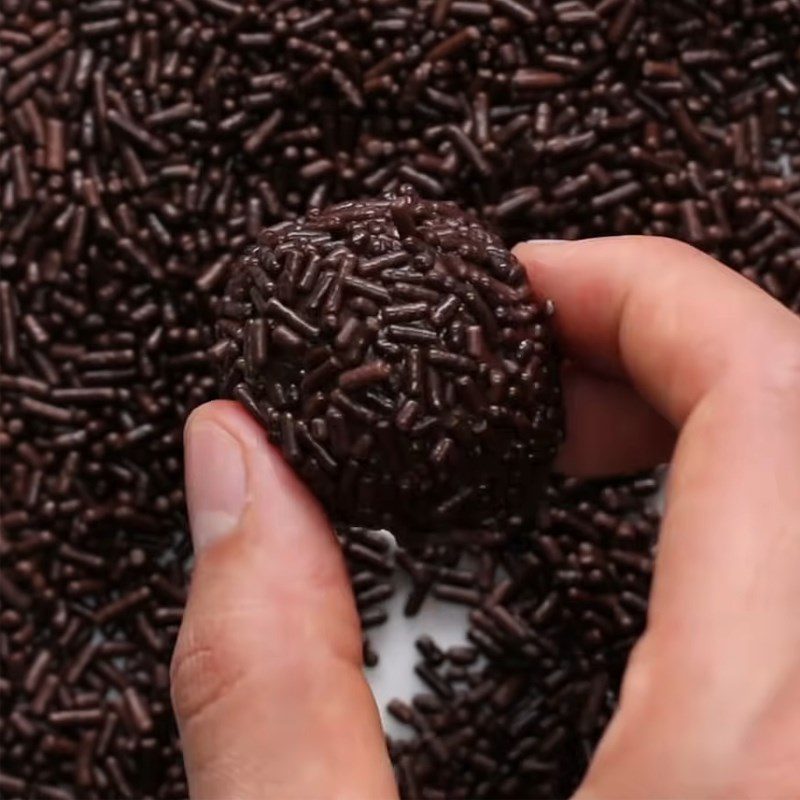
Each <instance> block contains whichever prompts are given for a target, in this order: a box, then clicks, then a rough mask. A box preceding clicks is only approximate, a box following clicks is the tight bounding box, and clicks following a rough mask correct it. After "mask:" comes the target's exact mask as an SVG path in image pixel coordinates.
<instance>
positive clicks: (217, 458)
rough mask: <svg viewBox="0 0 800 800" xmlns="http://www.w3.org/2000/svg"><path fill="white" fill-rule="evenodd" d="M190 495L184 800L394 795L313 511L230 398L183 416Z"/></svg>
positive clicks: (182, 652) (331, 544) (181, 654)
mask: <svg viewBox="0 0 800 800" xmlns="http://www.w3.org/2000/svg"><path fill="white" fill-rule="evenodd" d="M186 489H187V500H188V506H189V516H190V522H191V528H192V538H193V543H194V546H195V554H196V561H195V567H194V574H193V577H192V584H191V590H190V594H189V602H188V605H187V609H186V614H185V617H184V621H183V624H182V627H181V632H180V636H179V638H178V644H177V646H176V651H175V655H174V658H173V667H172V692H173V703H174V706H175V711H176V716H177V718H178V723H179V727H180V732H181V741H182V745H183V751H184V757H185V760H186V767H187V773H188V778H189V786H190V790H191V795H192V797H193V798H195V800H198V798H211V800H216V798H222V797H236V798H247V797H253V798H259V799H262V798H281V800H284V798H292V797H298V798H308V797H330V796H347V797H376V798H380V797H392V796H395V795H396V791H395V788H394V781H393V779H392V772H391V767H390V764H389V761H388V756H387V753H386V748H385V744H384V739H383V734H382V731H381V726H380V720H379V717H378V713H377V710H376V708H375V704H374V701H373V699H372V695H371V693H370V690H369V688H368V686H367V684H366V681H365V680H364V677H363V673H362V668H361V635H360V631H359V624H358V617H357V614H356V611H355V606H354V602H353V598H352V594H351V591H350V587H349V583H348V581H347V576H346V571H345V567H344V564H343V560H342V556H341V553H340V551H339V548H338V545H337V543H336V541H335V538H334V536H333V534H332V531H331V529H330V526H329V525H328V523H327V521H326V519H325V517H324V515H323V514H322V512H321V510H320V508H319V506H318V505H317V504H316V502H315V501H314V500H313V499H312V498H311V496H310V495H309V493H308V491H307V490H306V489H305V488H304V487H303V486H302V485H301V483H300V482H299V480H298V479H297V478H296V477H295V476H294V474H293V473H292V472H291V470H290V469H289V468H288V467H287V466H286V464H285V463H284V461H283V460H282V458H281V457H280V456H279V455H278V454H277V453H276V452H275V451H274V450H273V449H272V447H271V446H270V445H269V444H267V441H266V438H265V435H264V433H263V431H262V430H261V429H260V428H259V426H258V425H257V424H256V423H255V422H253V421H252V420H251V419H250V418H249V417H248V416H247V414H246V412H244V411H243V410H242V409H241V408H240V407H239V406H238V405H237V404H234V403H230V402H215V403H210V404H208V405H205V406H203V407H201V408H200V409H198V410H197V411H195V412H194V413H193V414H192V416H191V418H190V419H189V421H188V423H187V427H186ZM344 731H346V735H343V732H344Z"/></svg>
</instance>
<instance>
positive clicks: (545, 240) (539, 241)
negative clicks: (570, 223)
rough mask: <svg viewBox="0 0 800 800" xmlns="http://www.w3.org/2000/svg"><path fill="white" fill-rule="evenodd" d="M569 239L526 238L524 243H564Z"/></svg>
mask: <svg viewBox="0 0 800 800" xmlns="http://www.w3.org/2000/svg"><path fill="white" fill-rule="evenodd" d="M568 241H569V239H528V240H527V241H526V242H525V244H564V243H565V242H568Z"/></svg>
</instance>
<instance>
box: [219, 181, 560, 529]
mask: <svg viewBox="0 0 800 800" xmlns="http://www.w3.org/2000/svg"><path fill="white" fill-rule="evenodd" d="M403 189H404V190H405V191H404V193H402V194H400V195H387V196H385V197H383V198H380V199H374V200H358V201H351V202H345V203H339V204H337V205H334V206H330V207H328V208H326V209H325V210H324V211H322V212H319V211H312V213H311V214H310V215H309V216H308V217H307V218H305V219H302V218H301V219H299V220H296V221H294V222H285V223H279V224H278V225H276V226H274V227H272V228H268V229H267V230H265V231H264V232H263V233H262V234H261V235H260V236H259V240H258V244H257V245H255V246H254V247H252V248H250V249H249V250H248V252H247V254H246V255H245V256H244V257H243V258H242V260H241V261H240V262H237V264H236V265H235V267H234V268H233V270H232V277H231V278H230V280H229V282H228V287H227V291H226V293H225V295H224V297H223V298H222V299H221V300H220V301H219V302H218V303H217V304H216V312H217V315H218V321H217V324H216V330H217V334H218V341H217V343H216V344H215V345H214V349H213V355H214V356H215V357H216V359H217V361H219V362H221V363H220V372H221V373H222V393H223V395H225V396H229V397H232V398H235V399H238V400H239V401H240V402H241V403H242V404H243V405H244V406H245V407H246V408H247V409H248V410H249V411H250V412H251V413H252V414H253V415H254V416H255V418H256V419H257V420H259V421H260V422H261V423H262V424H263V425H264V426H265V427H266V428H267V430H268V431H269V434H270V440H271V441H273V442H275V443H276V444H278V445H279V446H280V448H281V450H282V451H283V454H284V456H285V458H286V459H287V461H288V462H289V463H290V464H291V465H293V466H294V467H295V469H296V470H297V471H298V473H299V474H300V475H301V476H302V477H303V478H304V479H305V480H306V482H307V483H308V485H309V486H311V488H312V489H313V490H314V492H315V493H316V495H317V497H318V498H319V499H320V500H321V501H322V502H323V504H324V506H325V508H326V510H327V511H328V515H329V516H330V518H331V519H332V520H333V522H335V523H339V522H343V523H348V524H351V525H353V524H358V525H362V526H367V527H372V528H385V529H389V530H391V531H392V533H394V534H395V535H396V536H398V537H402V539H403V541H404V542H406V543H408V542H409V541H410V540H411V538H412V537H413V538H416V539H417V540H418V539H419V538H421V537H423V536H424V535H425V534H426V533H428V532H429V531H432V530H440V531H443V532H445V533H447V534H449V533H453V532H456V531H458V530H459V529H464V528H466V529H473V530H475V529H477V530H487V529H503V530H506V531H508V532H510V531H512V530H520V529H522V528H523V527H524V526H525V525H526V524H527V525H530V521H531V519H532V517H533V515H534V514H535V510H536V503H537V499H538V496H539V495H540V494H541V491H542V488H543V486H544V482H545V480H546V477H547V472H548V467H549V464H550V462H551V461H552V460H553V458H554V456H555V453H556V448H557V446H558V444H559V442H560V440H561V417H562V411H561V395H560V388H559V376H558V362H557V361H556V358H555V352H554V346H553V342H552V333H551V331H550V324H549V323H550V317H551V315H552V310H553V305H552V303H550V302H547V301H538V302H537V301H536V300H535V299H534V297H533V293H532V292H531V289H530V284H529V282H528V280H527V277H526V275H525V271H524V269H523V268H522V266H521V265H520V264H519V262H518V261H517V259H516V258H515V257H514V256H513V255H512V254H511V253H510V252H509V251H508V250H507V249H506V248H505V247H504V246H503V244H502V242H501V241H500V239H499V238H498V237H497V236H496V235H494V234H491V233H489V232H488V231H487V230H486V229H485V228H484V227H483V226H482V225H481V224H480V223H479V222H478V221H477V220H476V219H474V218H471V217H469V216H468V215H466V214H464V213H463V212H462V211H460V210H459V208H458V207H457V206H456V205H455V204H453V203H445V202H441V201H435V200H423V199H421V198H419V197H418V196H417V195H416V193H415V192H414V191H413V189H411V188H410V187H403Z"/></svg>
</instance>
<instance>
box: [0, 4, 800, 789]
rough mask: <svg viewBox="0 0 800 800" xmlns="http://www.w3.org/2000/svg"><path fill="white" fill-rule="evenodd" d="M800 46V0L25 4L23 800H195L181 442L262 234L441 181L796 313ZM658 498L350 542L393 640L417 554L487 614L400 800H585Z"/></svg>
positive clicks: (375, 615) (563, 233)
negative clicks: (218, 323) (392, 599)
mask: <svg viewBox="0 0 800 800" xmlns="http://www.w3.org/2000/svg"><path fill="white" fill-rule="evenodd" d="M798 42H800V3H798V1H797V0H707V2H701V1H700V0H659V2H645V0H583V1H581V0H563V2H561V1H559V2H550V0H547V1H545V0H416V1H415V2H411V0H407V1H406V2H397V0H391V2H389V1H388V0H363V1H362V2H357V3H354V2H350V0H319V1H314V0H304V2H302V3H300V2H297V0H274V2H268V1H267V2H257V3H256V2H252V1H251V0H135V2H134V0H80V2H78V0H59V1H58V2H56V1H55V0H0V319H1V324H0V367H1V368H2V374H1V375H0V392H1V393H2V396H1V397H0V419H1V421H2V428H0V447H2V462H3V463H2V477H1V479H0V482H1V485H2V513H1V514H0V524H1V525H2V539H1V540H0V558H2V575H1V576H0V597H1V598H2V610H0V699H1V700H2V708H3V717H4V725H3V726H2V730H0V747H2V750H3V762H2V771H1V772H0V793H1V794H2V795H3V797H9V798H13V797H25V798H46V799H47V800H68V798H106V797H110V796H113V797H123V798H143V797H153V798H182V797H185V796H186V781H185V777H184V774H183V768H182V764H181V759H180V752H179V748H178V744H177V735H176V730H175V726H174V722H173V720H172V716H171V712H170V708H169V699H168V661H169V655H170V651H171V648H172V645H173V642H174V638H175V634H176V631H177V628H178V625H179V622H180V618H181V612H182V606H183V602H184V599H185V587H186V572H187V557H188V555H189V550H190V548H189V545H188V539H187V534H186V523H185V512H184V499H183V492H182V488H181V472H182V463H181V459H182V455H181V426H182V422H183V420H184V419H185V416H186V414H187V413H188V412H189V411H190V410H191V409H192V408H193V407H195V406H196V405H197V404H199V403H200V402H202V401H203V400H205V399H208V398H209V397H211V396H213V393H214V384H215V381H214V378H213V377H212V365H211V361H212V357H211V355H210V354H209V349H210V348H211V347H212V345H213V344H214V337H213V335H212V334H213V332H212V327H211V320H212V306H213V305H214V301H215V298H216V297H218V296H219V295H220V294H221V292H222V290H223V288H224V286H225V283H226V281H227V278H228V274H229V270H230V266H231V264H232V263H233V262H234V261H235V260H236V259H237V258H238V257H239V254H240V252H241V250H242V249H243V248H244V247H245V246H246V245H247V244H249V243H251V242H252V241H253V240H255V238H256V237H257V235H258V234H259V232H260V231H261V230H262V228H264V227H266V226H270V225H274V224H276V223H281V222H286V221H292V220H295V219H296V218H297V217H298V216H299V215H302V214H306V213H308V212H309V211H311V210H313V209H321V208H323V207H325V206H327V205H328V204H330V203H332V202H337V201H340V200H349V199H353V198H360V197H373V198H374V197H379V196H381V195H382V194H384V193H387V192H396V191H397V190H398V189H399V188H400V187H401V186H403V185H405V184H410V185H412V186H413V187H414V188H415V189H416V191H417V192H418V193H419V194H420V195H421V196H422V197H425V198H429V199H432V200H448V201H455V202H457V203H458V204H459V205H460V206H462V207H463V208H465V209H467V210H471V211H472V212H473V213H475V214H476V215H477V216H478V217H479V218H480V219H481V220H483V221H484V222H485V223H486V224H487V225H489V226H490V227H493V228H494V229H496V230H497V231H498V232H499V234H500V235H501V237H502V238H503V240H504V241H505V242H506V244H512V243H514V242H515V241H517V240H519V239H527V238H542V237H556V238H566V239H570V238H576V237H581V236H595V235H602V234H611V233H651V234H660V235H667V236H675V237H678V238H681V239H684V240H686V241H689V242H691V243H693V244H695V245H697V246H699V247H701V248H703V249H704V250H706V251H708V252H710V253H713V254H715V255H717V256H718V257H720V258H721V259H722V260H724V261H725V262H726V263H728V264H729V265H730V266H731V267H733V268H734V269H736V270H738V271H740V272H742V273H743V274H745V275H746V276H747V277H749V278H750V279H751V280H753V281H755V282H757V283H758V284H759V285H761V286H762V287H764V288H765V289H766V290H767V291H768V292H770V293H771V294H772V295H773V296H775V297H776V298H778V299H779V300H781V301H782V302H783V303H784V304H786V305H787V306H788V307H790V308H792V309H794V310H795V311H800V134H798V130H800V52H799V51H798ZM652 488H653V482H652V479H651V478H650V477H647V476H645V477H639V478H635V479H630V480H625V481H619V482H617V483H615V484H608V483H606V484H603V485H596V484H581V483H576V482H573V481H566V482H563V481H562V482H558V481H556V482H553V484H552V485H551V486H550V488H549V489H548V491H547V497H546V503H545V504H544V506H543V507H542V508H541V509H540V512H539V517H538V519H537V521H536V524H535V525H532V526H531V529H530V530H526V531H523V532H518V535H516V536H514V537H506V535H505V534H506V532H505V531H503V530H496V531H486V533H485V536H484V540H483V541H480V542H476V541H474V540H471V541H464V542H463V543H459V542H458V541H456V540H453V541H447V542H443V543H429V544H426V545H425V546H423V547H421V548H417V549H416V550H413V551H402V550H401V551H399V552H398V553H397V554H396V555H393V554H392V553H391V552H390V551H388V550H386V547H385V544H384V543H383V540H382V539H380V537H378V536H377V535H376V534H374V533H373V532H371V531H369V530H363V529H360V528H354V529H342V530H341V536H342V541H343V545H344V549H345V553H346V555H347V559H348V564H349V567H350V570H351V574H352V577H353V583H354V587H355V590H356V595H357V598H358V602H359V607H360V608H361V611H362V620H363V622H364V624H365V627H369V626H371V625H375V624H378V623H380V622H381V620H382V618H383V616H384V615H385V611H384V610H383V607H382V603H383V601H384V599H385V598H386V597H388V595H389V594H390V593H391V591H392V580H391V574H392V571H393V570H394V569H395V561H396V562H397V565H399V567H400V568H401V569H403V570H405V571H406V572H407V573H408V574H409V575H410V576H411V580H412V586H413V590H412V592H411V595H410V596H409V597H408V601H407V605H406V610H407V611H408V613H413V612H414V611H415V610H416V609H418V608H419V606H420V604H422V603H423V602H434V601H447V602H459V603H465V604H467V605H468V606H470V607H471V611H470V628H469V631H468V633H467V641H466V642H465V644H464V646H463V647H458V648H454V649H452V650H449V651H445V652H441V651H440V649H439V648H438V647H437V646H436V644H435V643H434V642H432V641H430V640H428V639H422V640H420V642H419V649H420V653H421V658H422V661H421V662H420V664H419V665H418V667H417V673H418V675H419V676H420V678H421V679H422V680H423V681H424V682H425V684H426V685H427V686H428V687H429V690H430V691H429V692H426V693H424V694H422V695H420V696H417V697H415V698H404V699H402V700H401V701H398V702H395V703H393V704H392V711H393V713H394V714H395V715H396V716H398V717H399V718H401V719H402V720H404V721H406V722H407V723H408V724H409V726H410V728H409V730H410V731H411V733H412V736H411V738H410V739H408V740H407V741H403V742H400V741H396V742H392V743H391V745H390V750H391V753H392V757H393V760H394V763H395V765H396V769H397V775H398V783H399V785H400V787H401V790H402V793H403V795H404V796H405V797H408V798H414V797H420V798H428V800H433V799H435V798H444V797H447V798H450V797H479V796H484V797H551V796H561V797H564V796H567V794H568V792H569V791H570V789H571V788H572V787H574V786H575V784H576V783H577V781H578V780H579V779H580V776H581V774H582V772H583V770H584V769H585V766H586V763H587V759H588V758H589V755H590V753H591V750H592V748H593V746H594V744H595V743H596V741H597V738H598V735H599V733H600V731H601V730H602V727H603V724H604V723H605V721H606V720H607V719H608V716H609V714H610V712H611V710H612V708H613V706H614V703H615V699H616V693H617V690H618V685H619V677H620V673H621V670H622V668H623V665H624V663H625V660H626V657H627V654H628V652H629V650H630V647H631V644H632V642H633V641H634V639H635V637H636V635H637V633H638V632H639V631H640V630H641V626H642V623H643V619H644V613H645V608H646V597H647V587H648V580H649V575H650V571H651V568H652V561H651V557H652V548H653V543H654V539H655V532H656V528H657V519H656V518H655V517H654V515H653V514H652V512H650V511H649V510H648V506H647V494H648V493H649V492H650V491H651V490H652ZM426 598H432V599H426ZM365 654H366V659H367V661H368V662H373V661H374V659H375V658H376V656H377V654H375V653H374V652H373V651H372V649H371V648H370V647H369V645H368V643H367V644H365Z"/></svg>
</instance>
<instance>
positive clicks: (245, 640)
mask: <svg viewBox="0 0 800 800" xmlns="http://www.w3.org/2000/svg"><path fill="white" fill-rule="evenodd" d="M517 255H518V256H519V258H520V260H521V261H522V263H523V264H525V265H526V267H528V268H529V271H530V274H531V277H532V281H533V283H534V285H535V288H536V291H537V292H538V293H539V294H541V295H543V296H548V297H552V298H553V299H554V300H555V301H556V306H557V320H558V325H559V328H560V336H561V340H562V343H563V345H564V348H565V350H566V351H567V353H568V355H569V356H570V357H571V359H572V360H573V364H574V365H573V366H571V367H569V368H568V369H567V370H566V373H565V398H566V404H567V419H568V424H569V437H568V441H567V442H566V444H565V447H564V449H563V451H562V454H561V456H560V461H559V466H560V467H561V468H562V469H563V470H564V471H567V472H572V473H574V474H582V475H587V474H592V475H596V474H605V473H612V472H622V471H626V470H632V469H638V468H641V467H644V466H648V465H650V464H653V463H656V462H658V461H660V460H663V459H664V458H665V457H666V456H667V455H668V454H669V452H670V450H671V449H672V446H673V430H674V429H679V430H680V431H681V432H680V436H679V438H678V443H677V447H676V449H675V454H674V458H673V468H672V472H671V476H670V482H669V487H668V505H667V512H666V515H665V518H664V522H663V525H662V531H661V539H660V544H659V555H658V559H657V567H656V576H655V583H654V588H653V594H652V599H651V608H650V619H649V623H648V627H647V631H646V633H645V634H644V636H643V637H642V640H641V641H640V643H639V644H638V645H637V648H636V650H635V652H634V655H633V657H632V659H631V663H630V665H629V669H628V671H627V673H626V676H625V681H624V683H623V692H622V698H621V702H620V707H619V710H618V712H617V714H616V716H615V718H614V720H613V721H612V723H611V725H610V726H609V729H608V731H607V733H606V735H605V736H604V738H603V740H602V742H601V745H600V747H599V749H598V752H597V755H596V758H595V760H594V762H593V764H592V767H591V769H590V771H589V774H588V776H587V777H586V780H585V782H584V784H583V786H582V787H581V789H580V790H579V792H578V797H580V798H583V800H595V799H598V800H599V799H600V798H612V797H613V798H621V797H637V798H655V797H677V796H680V797H689V796H696V797H710V796H726V797H742V796H753V795H758V796H762V797H782V796H796V795H797V794H798V792H800V777H798V775H797V774H796V773H797V770H796V768H795V767H796V764H797V763H798V762H800V613H798V609H800V578H798V575H800V523H798V520H800V477H799V476H800V321H798V320H797V319H796V318H794V317H793V316H792V315H791V314H790V313H789V312H788V311H786V310H785V309H783V308H782V307H781V306H779V305H778V304H777V303H775V302H774V301H772V300H771V299H769V298H768V296H767V295H765V294H764V293H762V292H761V291H759V290H758V289H756V288H755V287H753V286H752V285H751V284H749V283H748V282H747V281H746V280H744V279H743V278H741V277H739V276H737V275H735V274H734V273H732V272H730V271H728V270H726V269H724V268H722V267H721V266H720V265H719V264H717V263H716V262H714V261H713V260H712V259H710V258H708V257H707V256H704V255H702V254H701V253H699V252H697V251H696V250H693V249H692V248H690V247H687V246H685V245H681V244H679V243H676V242H670V241H668V240H662V239H647V238H638V237H624V238H615V239H605V240H595V241H585V242H575V243H563V244H532V243H528V244H524V245H520V246H519V247H518V248H517ZM186 445H187V453H186V462H187V475H186V478H187V499H188V504H189V513H190V521H191V527H192V536H193V541H194V545H195V551H196V564H195V571H194V575H193V579H192V587H191V591H190V598H189V603H188V606H187V610H186V615H185V618H184V622H183V626H182V629H181V634H180V637H179V641H178V645H177V647H176V652H175V656H174V659H173V670H172V676H173V678H172V679H173V701H174V705H175V710H176V715H177V717H178V721H179V724H180V728H181V737H182V743H183V748H184V755H185V759H186V767H187V772H188V776H189V785H190V790H191V794H192V796H193V797H194V798H195V799H196V800H197V799H198V798H222V797H225V798H228V797H237V798H239V797H243V798H244V797H253V798H271V797H275V798H291V797H303V798H309V797H339V796H342V797H354V798H380V797H393V796H396V789H395V785H394V781H393V777H392V771H391V765H390V764H389V761H388V757H387V754H386V748H385V746H384V740H383V736H382V733H381V728H380V721H379V717H378V713H377V710H376V708H375V704H374V701H373V699H372V696H371V694H370V692H369V688H368V686H367V684H366V681H365V680H364V677H363V673H362V670H361V637H360V632H359V628H358V617H357V615H356V612H355V606H354V602H353V599H352V595H351V592H350V588H349V585H348V582H347V577H346V572H345V569H344V565H343V562H342V557H341V554H340V552H339V550H338V548H337V546H336V543H335V539H334V537H333V534H332V532H331V530H330V527H329V525H328V523H327V522H326V520H325V518H324V515H323V513H322V512H321V510H320V508H319V506H318V505H317V503H316V501H315V500H314V499H313V498H312V497H311V496H310V494H309V493H308V491H307V490H306V489H305V487H304V486H303V485H302V484H301V483H300V481H299V480H298V479H297V478H296V477H295V476H294V474H293V473H292V472H291V470H290V469H289V468H288V467H287V466H286V465H285V463H284V462H283V460H282V459H281V457H280V456H279V455H278V453H277V452H276V451H275V450H274V449H273V448H272V447H271V446H270V445H269V444H267V442H266V439H265V436H264V434H263V432H262V430H261V429H260V428H259V427H258V425H257V424H256V423H254V422H253V421H251V420H250V418H249V417H248V416H247V414H246V413H245V412H244V411H243V410H241V409H240V408H239V407H238V406H237V405H236V404H234V403H229V402H223V401H220V402H215V403H210V404H207V405H206V406H203V407H202V408H200V409H198V410H197V411H195V412H194V414H193V415H192V417H191V418H190V420H189V422H188V423H187V432H186Z"/></svg>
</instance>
